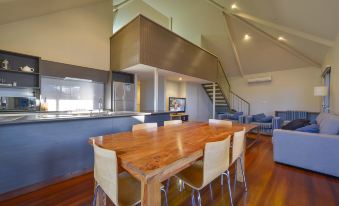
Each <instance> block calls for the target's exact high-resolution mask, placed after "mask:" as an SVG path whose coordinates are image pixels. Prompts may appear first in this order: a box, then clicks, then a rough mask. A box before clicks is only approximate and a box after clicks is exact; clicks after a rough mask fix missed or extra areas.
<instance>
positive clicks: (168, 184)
mask: <svg viewBox="0 0 339 206" xmlns="http://www.w3.org/2000/svg"><path fill="white" fill-rule="evenodd" d="M170 183H171V178H168V180H167V183H166V192H167V193H168V189H169V186H170Z"/></svg>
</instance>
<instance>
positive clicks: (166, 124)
mask: <svg viewBox="0 0 339 206" xmlns="http://www.w3.org/2000/svg"><path fill="white" fill-rule="evenodd" d="M174 124H182V120H169V121H164V126H165V127H166V126H169V125H174Z"/></svg>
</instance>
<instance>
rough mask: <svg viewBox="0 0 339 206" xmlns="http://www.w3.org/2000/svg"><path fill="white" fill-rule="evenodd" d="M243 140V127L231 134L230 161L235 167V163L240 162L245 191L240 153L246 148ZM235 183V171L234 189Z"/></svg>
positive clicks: (244, 178)
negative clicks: (241, 129)
mask: <svg viewBox="0 0 339 206" xmlns="http://www.w3.org/2000/svg"><path fill="white" fill-rule="evenodd" d="M245 144H246V142H245V129H244V130H243V131H240V132H235V133H234V136H233V148H232V161H231V165H233V164H235V168H237V164H240V169H241V174H242V178H243V182H244V186H245V191H247V183H246V176H245V172H244V168H243V164H242V158H241V157H242V155H243V153H244V149H245V148H246V145H245ZM236 183H237V172H235V175H234V190H235V187H236Z"/></svg>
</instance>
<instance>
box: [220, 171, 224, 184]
mask: <svg viewBox="0 0 339 206" xmlns="http://www.w3.org/2000/svg"><path fill="white" fill-rule="evenodd" d="M220 184H221V186H223V185H224V175H223V174H222V175H221V176H220Z"/></svg>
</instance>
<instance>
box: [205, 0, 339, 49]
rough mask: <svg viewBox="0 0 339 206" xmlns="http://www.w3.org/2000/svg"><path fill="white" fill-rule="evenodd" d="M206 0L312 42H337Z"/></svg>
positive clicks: (234, 13) (328, 45)
mask: <svg viewBox="0 0 339 206" xmlns="http://www.w3.org/2000/svg"><path fill="white" fill-rule="evenodd" d="M206 1H207V2H209V3H211V4H212V5H214V6H215V7H216V8H217V9H219V10H221V11H223V12H225V13H226V14H228V15H233V16H237V17H241V18H243V19H247V20H249V21H251V22H254V23H257V24H260V25H262V26H266V27H269V28H272V29H276V30H279V31H282V32H285V33H288V34H291V35H294V36H297V37H300V38H303V39H306V40H309V41H312V42H315V43H317V44H321V45H323V46H326V47H333V46H334V44H335V42H334V41H331V40H328V39H325V38H322V37H318V36H316V35H312V34H309V33H306V32H302V31H299V30H296V29H293V28H290V27H287V26H284V25H280V24H277V23H273V22H270V21H267V20H264V19H261V18H258V17H255V16H253V15H249V14H246V13H244V12H233V11H229V10H228V9H227V8H226V7H224V6H222V5H221V4H219V3H217V2H215V1H214V0H206Z"/></svg>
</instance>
